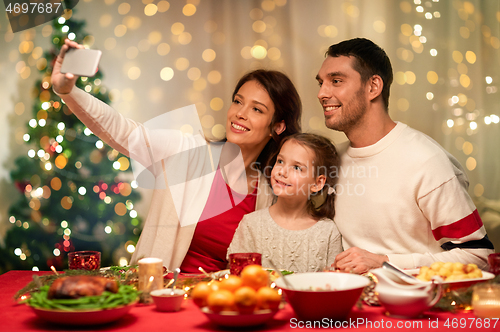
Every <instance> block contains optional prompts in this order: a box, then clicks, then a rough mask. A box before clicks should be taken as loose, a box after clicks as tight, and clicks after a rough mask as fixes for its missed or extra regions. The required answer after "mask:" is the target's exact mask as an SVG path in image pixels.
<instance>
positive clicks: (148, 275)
mask: <svg viewBox="0 0 500 332" xmlns="http://www.w3.org/2000/svg"><path fill="white" fill-rule="evenodd" d="M137 263H138V264H139V290H142V291H145V292H151V291H152V290H154V289H162V288H163V261H162V260H161V259H159V258H153V257H148V258H143V259H141V260H139V261H138V262H137Z"/></svg>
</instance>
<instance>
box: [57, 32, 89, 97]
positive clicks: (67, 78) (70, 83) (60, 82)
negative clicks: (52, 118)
mask: <svg viewBox="0 0 500 332" xmlns="http://www.w3.org/2000/svg"><path fill="white" fill-rule="evenodd" d="M70 48H84V47H83V45H80V44H78V43H76V42H74V41H71V40H69V39H66V40H65V41H64V45H63V46H62V47H61V51H60V52H59V55H58V56H57V59H56V62H55V63H54V68H53V69H52V76H51V80H52V89H53V90H54V92H56V93H59V94H65V93H70V92H71V90H73V87H74V86H75V83H76V80H77V79H78V76H75V75H73V74H71V73H66V74H63V73H61V66H62V63H63V59H64V55H65V54H66V52H67V51H68V50H69V49H70Z"/></svg>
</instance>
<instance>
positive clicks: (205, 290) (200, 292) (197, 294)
mask: <svg viewBox="0 0 500 332" xmlns="http://www.w3.org/2000/svg"><path fill="white" fill-rule="evenodd" d="M212 292H213V289H212V287H210V285H209V284H208V282H206V281H202V282H200V283H199V284H198V285H196V287H195V288H193V291H192V292H191V298H192V299H193V301H194V303H195V304H196V305H197V306H198V307H204V306H206V305H207V297H208V295H210V293H212Z"/></svg>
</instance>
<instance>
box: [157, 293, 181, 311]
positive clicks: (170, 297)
mask: <svg viewBox="0 0 500 332" xmlns="http://www.w3.org/2000/svg"><path fill="white" fill-rule="evenodd" d="M172 293H173V294H172ZM150 294H151V297H152V298H153V301H154V302H155V304H156V309H158V311H179V310H181V305H182V301H183V300H184V295H185V294H186V292H185V291H183V290H182V289H174V290H172V289H171V288H163V289H155V290H153V291H151V293H150Z"/></svg>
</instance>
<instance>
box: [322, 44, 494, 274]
mask: <svg viewBox="0 0 500 332" xmlns="http://www.w3.org/2000/svg"><path fill="white" fill-rule="evenodd" d="M316 79H317V80H318V82H319V84H320V90H319V93H318V98H319V101H320V103H321V105H322V106H323V110H324V114H325V119H326V120H325V121H326V126H327V127H328V128H330V129H334V130H338V131H343V132H344V133H345V134H346V135H347V137H348V138H349V141H350V146H349V147H348V148H347V151H346V152H345V153H344V154H343V155H342V159H341V167H340V170H339V172H338V175H339V182H338V184H337V186H336V192H337V197H336V203H335V210H336V213H335V222H336V223H337V226H338V228H339V231H340V233H341V234H342V236H343V247H344V250H345V251H344V252H343V253H341V254H339V255H338V256H337V257H336V259H335V263H334V265H335V266H336V267H337V268H339V269H340V270H343V271H354V272H356V273H364V272H366V271H368V270H370V269H373V268H377V267H380V266H381V265H382V263H383V262H384V261H389V262H391V263H393V264H395V265H397V266H399V267H401V268H417V267H420V266H423V265H430V264H432V262H434V261H443V262H462V263H475V264H477V265H478V267H479V268H482V269H487V267H488V263H487V257H488V255H489V254H490V253H492V252H493V245H492V244H491V242H490V241H489V240H488V237H487V235H486V231H485V229H484V226H483V223H482V221H481V218H480V217H479V215H478V213H477V210H476V208H475V206H474V204H473V203H472V200H471V198H470V197H469V195H468V193H467V188H468V180H467V177H466V175H465V172H464V171H463V169H462V167H461V166H460V164H459V163H458V161H457V160H456V159H455V158H453V157H452V156H451V155H450V154H449V153H447V152H446V151H445V150H444V149H443V148H442V147H441V146H440V145H439V144H438V143H437V142H435V141H434V140H432V139H431V138H429V137H428V136H426V135H424V134H423V133H421V132H419V131H416V130H414V129H412V128H410V127H408V126H407V125H405V124H403V123H396V122H394V121H392V120H391V118H390V116H389V114H388V106H389V92H390V85H391V83H392V79H393V74H392V67H391V62H390V60H389V58H388V57H387V54H386V53H385V52H384V50H382V49H381V48H380V47H379V46H377V45H375V44H374V43H373V42H371V41H370V40H367V39H362V38H356V39H352V40H347V41H343V42H341V43H339V44H335V45H332V46H330V48H329V49H328V52H327V56H326V59H325V61H324V62H323V65H322V66H321V69H320V70H319V73H318V75H317V77H316Z"/></svg>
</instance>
